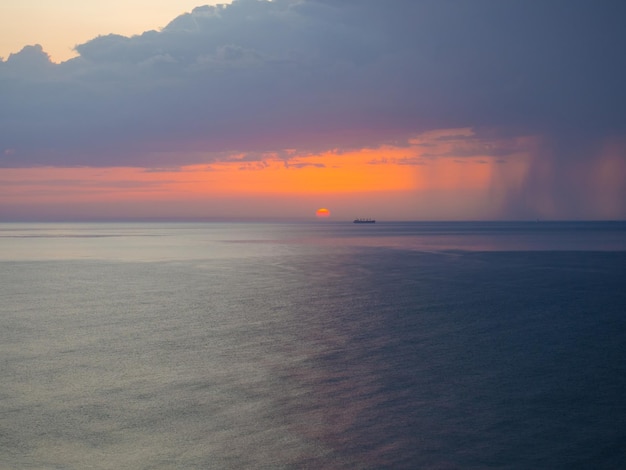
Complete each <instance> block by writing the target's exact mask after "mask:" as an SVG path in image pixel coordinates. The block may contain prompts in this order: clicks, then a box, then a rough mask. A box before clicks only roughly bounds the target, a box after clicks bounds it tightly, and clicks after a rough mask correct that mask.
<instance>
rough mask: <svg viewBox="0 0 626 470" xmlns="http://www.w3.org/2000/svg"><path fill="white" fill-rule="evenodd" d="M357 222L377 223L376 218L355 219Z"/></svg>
mask: <svg viewBox="0 0 626 470" xmlns="http://www.w3.org/2000/svg"><path fill="white" fill-rule="evenodd" d="M354 223H355V224H375V223H376V221H375V220H374V219H354Z"/></svg>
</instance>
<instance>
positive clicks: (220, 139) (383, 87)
mask: <svg viewBox="0 0 626 470" xmlns="http://www.w3.org/2000/svg"><path fill="white" fill-rule="evenodd" d="M624 9H625V7H624V6H623V4H622V3H621V2H617V1H609V0H606V1H600V2H591V1H588V0H547V1H542V2H533V1H527V0H506V1H501V0H473V1H471V2H465V1H454V0H451V1H440V0H396V1H393V2H389V1H383V0H343V1H330V0H274V1H271V2H270V1H263V0H235V1H234V2H233V3H232V4H230V5H223V6H217V7H213V6H202V7H198V8H196V9H194V10H193V11H192V12H190V13H187V14H184V15H182V16H179V17H177V18H175V19H174V20H173V21H172V22H171V23H170V24H168V25H167V26H166V27H165V28H164V29H163V30H161V31H147V32H145V33H143V34H142V35H138V36H133V37H123V36H117V35H108V36H101V37H97V38H95V39H93V40H91V41H88V42H86V43H85V44H81V45H78V46H77V47H76V50H77V52H78V53H79V57H77V58H75V59H72V60H69V61H67V62H64V63H61V64H54V63H51V62H50V60H49V58H48V56H47V54H46V53H45V51H44V50H43V49H42V48H41V46H37V45H35V46H27V47H25V48H24V49H23V50H22V51H21V52H19V53H17V54H12V55H11V56H9V57H8V59H7V60H6V61H2V62H0V166H4V167H28V166H38V165H50V166H111V165H117V166H142V167H159V166H176V165H185V164H192V163H200V162H210V161H214V160H216V159H220V158H223V156H224V155H227V154H228V153H233V152H238V153H252V152H281V151H283V150H284V149H298V150H299V151H311V152H314V151H324V150H328V149H337V148H358V147H376V146H380V145H385V144H391V143H393V144H396V145H408V143H409V141H410V139H411V137H412V136H415V135H417V134H420V133H424V132H428V131H432V130H436V129H451V128H472V129H474V132H475V133H476V135H483V136H491V137H494V138H495V139H501V140H502V139H506V138H508V137H511V138H515V137H518V136H524V135H537V136H542V137H544V138H545V139H546V142H549V146H548V147H547V148H546V149H543V150H542V152H543V154H544V155H548V154H549V155H550V159H551V160H554V161H556V162H558V161H560V160H561V159H562V160H564V161H572V160H578V159H587V158H595V156H596V153H594V152H595V151H596V150H597V148H598V147H599V146H601V145H603V144H602V143H603V142H605V141H606V139H614V138H616V137H619V136H623V135H624V133H625V131H626V113H624V112H623V110H624V109H626V93H624V91H623V87H624V83H626V65H625V64H626V62H625V61H624V60H623V58H622V55H623V45H624V44H626V33H625V32H624V28H623V27H622V26H623V25H622V21H621V19H622V18H623V13H624ZM546 158H548V157H546Z"/></svg>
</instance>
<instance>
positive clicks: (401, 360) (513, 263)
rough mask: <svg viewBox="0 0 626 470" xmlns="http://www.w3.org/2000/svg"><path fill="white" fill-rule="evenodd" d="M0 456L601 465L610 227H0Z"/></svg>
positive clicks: (615, 406) (609, 451) (144, 462)
mask: <svg viewBox="0 0 626 470" xmlns="http://www.w3.org/2000/svg"><path fill="white" fill-rule="evenodd" d="M0 268H1V269H0V299H1V300H0V377H1V379H0V380H1V382H0V468H2V469H4V468H6V469H85V468H94V469H118V468H132V469H186V468H191V469H204V468H215V469H221V468H251V469H252V468H287V469H299V468H311V469H318V468H328V469H343V468H346V469H347V468H363V469H369V468H372V469H378V468H435V469H456V468H459V469H465V468H506V469H509V468H510V469H528V468H546V469H558V468H563V469H572V468H580V469H588V468H596V469H603V468H607V469H608V468H620V467H621V466H622V465H623V462H625V461H626V447H625V446H624V443H625V442H626V404H625V401H624V397H626V289H625V286H626V225H625V224H623V223H612V224H598V223H595V224H591V223H588V224H582V223H571V224H564V223H559V224H556V223H553V224H548V223H541V224H441V223H439V224H391V223H390V224H376V225H375V226H353V225H352V224H338V223H330V224H328V223H320V224H299V225H298V224H291V225H290V224H267V225H264V224H169V225H168V224H1V225H0Z"/></svg>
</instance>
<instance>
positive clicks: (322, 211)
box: [315, 207, 330, 218]
mask: <svg viewBox="0 0 626 470" xmlns="http://www.w3.org/2000/svg"><path fill="white" fill-rule="evenodd" d="M315 215H316V216H317V217H319V218H323V217H330V211H329V210H328V209H324V208H323V207H322V208H321V209H318V210H317V211H315Z"/></svg>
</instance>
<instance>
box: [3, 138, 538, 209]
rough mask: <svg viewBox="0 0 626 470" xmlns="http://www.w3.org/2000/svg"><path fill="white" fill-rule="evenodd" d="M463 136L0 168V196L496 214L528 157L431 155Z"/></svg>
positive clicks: (166, 205)
mask: <svg viewBox="0 0 626 470" xmlns="http://www.w3.org/2000/svg"><path fill="white" fill-rule="evenodd" d="M463 132H469V131H465V130H464V131H463ZM442 136H444V137H446V136H447V137H448V139H445V140H441V141H440V140H438V139H441V137H442ZM450 136H455V137H454V138H450ZM470 136H471V133H470V134H467V133H466V134H465V135H464V134H463V133H459V130H449V131H441V132H440V133H429V134H428V135H423V136H418V137H417V138H416V139H414V140H412V141H411V145H410V146H408V147H392V146H387V147H382V148H378V149H361V150H355V151H351V152H326V153H322V154H317V155H296V154H293V152H291V153H292V155H291V156H290V157H289V159H288V161H284V160H281V159H280V158H279V156H278V155H275V154H266V155H263V156H262V158H261V159H259V160H257V161H246V160H245V156H244V155H233V156H231V157H230V159H229V160H228V161H222V162H217V163H212V164H204V165H190V166H184V167H181V168H176V169H156V170H154V169H153V170H150V169H144V168H123V167H115V168H90V167H84V168H20V169H3V170H0V183H2V189H1V190H0V196H1V200H2V202H3V205H4V206H5V209H4V212H5V217H9V218H10V217H11V215H13V216H16V215H18V214H26V215H27V214H31V216H32V217H35V218H36V217H37V216H44V215H45V216H49V217H55V216H59V215H60V214H63V213H65V214H66V217H69V218H72V217H78V218H85V217H87V218H89V217H91V218H101V217H102V218H108V217H116V216H117V217H122V218H123V217H194V218H205V217H206V218H211V217H234V218H237V217H246V218H249V217H252V218H254V217H314V215H315V211H316V210H317V209H318V208H319V207H328V209H330V211H331V214H332V218H333V219H336V220H341V219H350V218H354V217H376V218H379V219H381V220H383V219H388V220H389V219H392V220H393V219H395V220H398V219H405V220H406V219H423V218H427V219H433V218H435V219H446V218H453V219H458V218H461V219H473V218H490V217H494V216H496V215H497V211H498V209H499V204H500V202H501V200H502V199H503V198H504V196H505V193H506V191H508V190H510V189H511V188H512V187H513V188H514V187H515V186H516V185H517V186H519V185H520V184H521V183H522V181H523V178H524V174H525V172H526V171H527V160H525V159H524V158H522V157H523V156H520V157H518V158H516V159H509V160H508V161H506V162H504V161H502V160H501V159H497V158H494V157H487V156H483V157H471V158H468V157H464V158H459V157H455V156H449V155H446V156H438V157H433V156H432V152H433V150H436V151H437V152H440V153H441V154H443V155H445V154H446V153H448V152H449V150H450V148H452V147H454V146H455V145H456V146H457V147H458V145H459V144H460V142H461V141H462V139H463V138H464V137H470ZM426 141H428V142H430V144H431V145H429V146H428V147H424V146H423V144H424V143H425V142H426ZM423 148H428V150H429V153H428V154H425V153H424V151H423V150H422V149H423ZM289 153H290V152H287V154H289Z"/></svg>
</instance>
